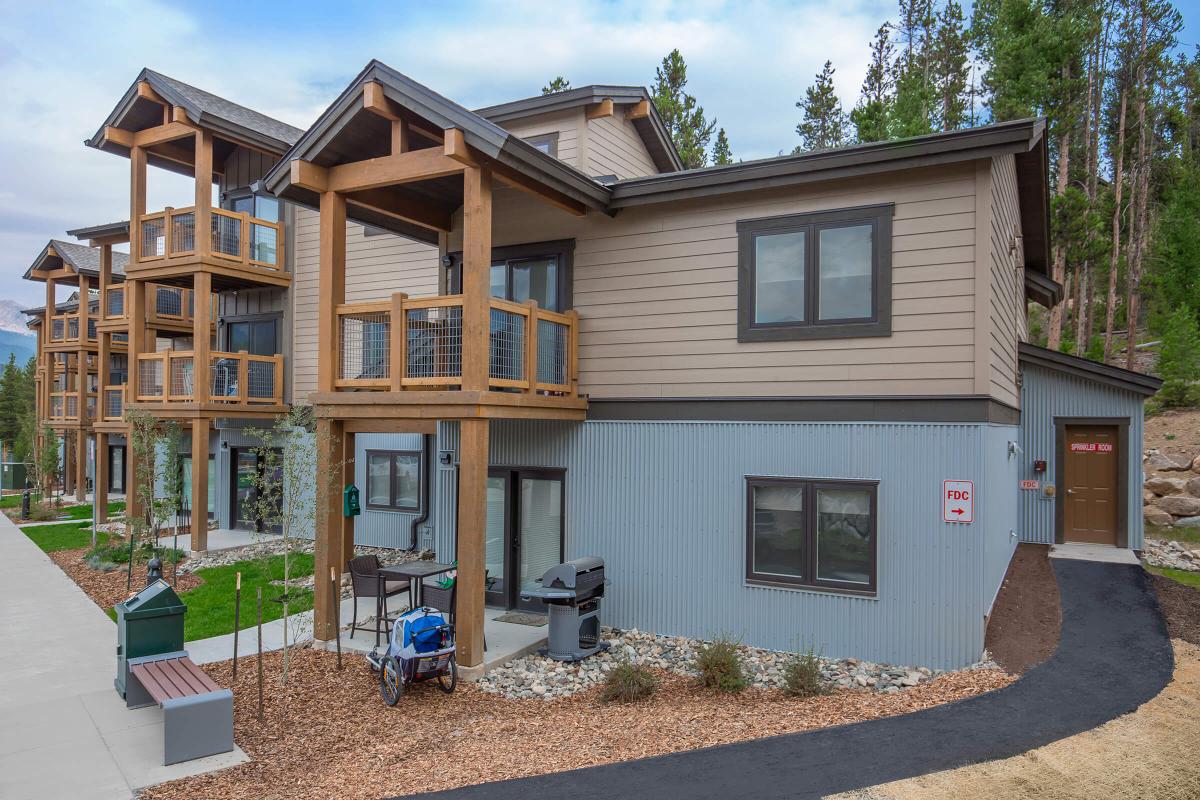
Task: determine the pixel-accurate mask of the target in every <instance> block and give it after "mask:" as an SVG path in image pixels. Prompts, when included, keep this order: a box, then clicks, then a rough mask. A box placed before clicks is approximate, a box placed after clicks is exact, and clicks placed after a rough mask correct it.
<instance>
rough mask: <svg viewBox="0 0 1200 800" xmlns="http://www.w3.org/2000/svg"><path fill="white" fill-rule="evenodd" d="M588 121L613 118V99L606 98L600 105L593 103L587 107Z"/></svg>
mask: <svg viewBox="0 0 1200 800" xmlns="http://www.w3.org/2000/svg"><path fill="white" fill-rule="evenodd" d="M586 115H587V118H588V119H600V118H601V117H611V116H612V115H613V101H612V98H611V97H606V98H604V99H603V100H601V101H600V102H599V103H592V104H591V105H589V106H588V107H587V114H586Z"/></svg>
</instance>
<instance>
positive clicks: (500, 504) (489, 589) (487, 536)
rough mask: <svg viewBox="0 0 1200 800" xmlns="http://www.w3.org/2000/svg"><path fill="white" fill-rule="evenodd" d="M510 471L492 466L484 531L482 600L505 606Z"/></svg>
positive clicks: (488, 484)
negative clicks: (484, 573)
mask: <svg viewBox="0 0 1200 800" xmlns="http://www.w3.org/2000/svg"><path fill="white" fill-rule="evenodd" d="M508 498H509V473H508V471H507V470H503V471H496V470H493V471H492V472H491V473H489V474H488V480H487V527H486V530H485V532H484V569H486V570H487V575H486V577H485V579H484V580H485V585H484V586H485V588H484V597H483V599H484V602H485V603H486V604H487V605H489V606H500V607H503V608H508V581H507V580H505V578H506V576H507V571H508V561H509V559H508V551H509V549H510V547H511V542H510V539H509V532H508V529H509V520H510V519H511V516H512V515H511V514H510V510H509V502H508Z"/></svg>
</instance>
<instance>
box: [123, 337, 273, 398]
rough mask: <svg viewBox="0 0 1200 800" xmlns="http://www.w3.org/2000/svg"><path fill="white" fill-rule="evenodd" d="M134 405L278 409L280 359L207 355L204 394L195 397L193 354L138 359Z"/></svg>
mask: <svg viewBox="0 0 1200 800" xmlns="http://www.w3.org/2000/svg"><path fill="white" fill-rule="evenodd" d="M137 369H138V393H137V400H138V402H149V403H154V402H159V403H162V402H165V403H182V402H197V401H199V402H213V403H231V404H232V403H246V404H260V405H281V404H282V403H283V356H281V355H274V356H256V355H250V354H249V353H245V352H241V353H210V354H209V369H208V375H209V378H208V381H207V384H208V385H207V391H201V392H199V396H197V392H196V381H195V375H196V370H195V354H194V353H191V352H187V351H176V350H168V351H165V352H162V353H142V354H140V355H139V356H138V363H137Z"/></svg>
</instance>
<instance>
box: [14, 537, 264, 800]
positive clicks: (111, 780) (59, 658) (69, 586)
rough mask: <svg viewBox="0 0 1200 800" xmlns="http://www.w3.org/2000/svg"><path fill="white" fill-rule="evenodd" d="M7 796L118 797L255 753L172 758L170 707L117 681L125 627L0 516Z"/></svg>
mask: <svg viewBox="0 0 1200 800" xmlns="http://www.w3.org/2000/svg"><path fill="white" fill-rule="evenodd" d="M0 608H3V609H4V623H3V625H2V626H0V653H3V656H4V657H3V658H0V721H2V722H3V724H2V725H0V797H3V798H5V800H22V799H24V798H29V799H30V800H34V799H36V800H43V799H44V798H57V797H71V798H105V799H106V800H107V799H108V798H114V799H115V800H126V798H131V797H133V796H134V793H135V791H136V790H137V789H139V788H142V787H145V786H150V785H152V784H155V783H160V782H162V781H167V780H174V779H176V778H182V777H186V776H188V775H195V774H197V773H201V772H208V771H210V770H214V769H220V768H223V767H227V766H231V765H233V764H237V763H240V762H242V761H245V760H246V756H245V755H244V754H243V753H242V751H241V750H240V749H237V750H235V751H234V752H233V753H227V754H224V755H220V756H212V757H209V758H204V759H197V760H195V761H189V762H186V763H184V764H176V765H173V766H170V767H164V766H163V765H162V751H163V729H162V711H160V710H159V709H158V708H153V707H152V708H142V709H137V710H134V711H130V710H128V709H126V708H125V701H123V700H122V699H121V698H120V697H119V696H118V695H117V693H116V691H115V690H114V689H113V677H114V675H115V673H116V665H117V659H116V642H117V635H116V628H115V626H114V625H113V623H112V621H111V620H109V619H108V617H107V616H105V614H104V612H103V611H101V610H100V608H99V607H98V606H96V604H95V603H93V602H92V601H91V599H89V598H88V596H87V595H85V594H84V593H83V591H82V590H81V589H79V587H77V586H76V585H75V584H74V583H73V582H72V581H71V580H70V579H69V578H68V577H67V576H66V575H64V574H63V573H62V571H61V570H60V569H59V568H58V567H57V566H56V565H55V564H54V562H52V561H51V560H50V559H49V558H48V557H47V556H46V554H45V553H43V552H42V551H41V550H39V549H38V548H37V547H36V546H34V544H33V542H31V541H29V539H28V538H27V537H26V536H25V535H24V533H22V532H21V531H20V530H19V529H18V528H17V527H16V526H15V525H13V523H12V522H11V521H10V520H9V519H8V518H7V517H3V515H0Z"/></svg>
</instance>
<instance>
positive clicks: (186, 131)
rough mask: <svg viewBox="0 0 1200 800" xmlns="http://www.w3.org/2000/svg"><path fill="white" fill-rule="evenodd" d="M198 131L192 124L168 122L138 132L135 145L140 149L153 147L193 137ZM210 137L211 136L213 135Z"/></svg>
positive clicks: (134, 137) (135, 136)
mask: <svg viewBox="0 0 1200 800" xmlns="http://www.w3.org/2000/svg"><path fill="white" fill-rule="evenodd" d="M198 130H199V128H197V127H196V126H195V125H192V124H191V123H184V122H168V123H166V124H165V125H159V126H157V127H154V128H146V129H145V130H140V131H138V132H137V133H135V134H134V135H133V143H134V144H136V145H137V146H138V147H153V146H154V145H156V144H164V143H166V142H173V141H175V140H176V139H183V138H186V137H188V136H193V135H195V134H196V132H197V131H198ZM209 135H210V136H211V134H209Z"/></svg>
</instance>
